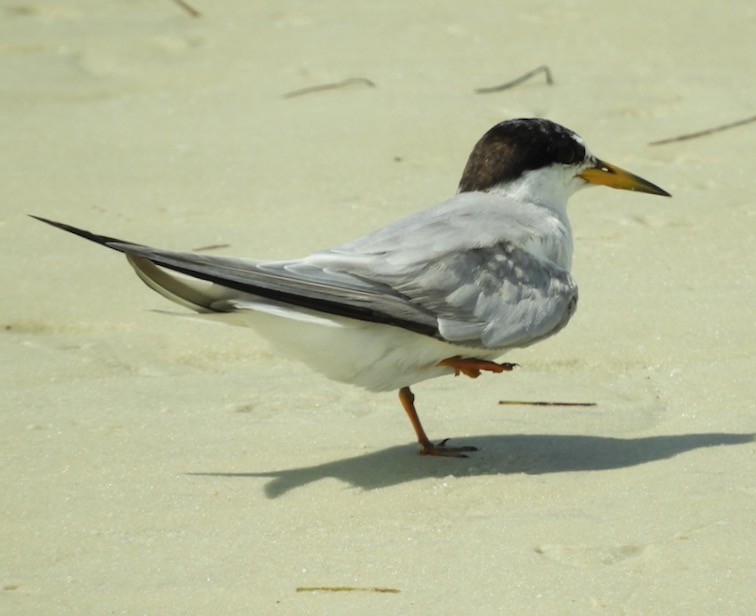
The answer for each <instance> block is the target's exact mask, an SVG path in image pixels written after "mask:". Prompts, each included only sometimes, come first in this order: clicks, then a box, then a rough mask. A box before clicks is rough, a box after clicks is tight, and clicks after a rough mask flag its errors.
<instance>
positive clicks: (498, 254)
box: [329, 242, 577, 349]
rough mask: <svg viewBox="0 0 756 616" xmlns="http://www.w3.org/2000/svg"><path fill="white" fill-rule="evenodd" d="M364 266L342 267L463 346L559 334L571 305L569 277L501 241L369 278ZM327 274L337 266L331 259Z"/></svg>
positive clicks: (573, 290)
mask: <svg viewBox="0 0 756 616" xmlns="http://www.w3.org/2000/svg"><path fill="white" fill-rule="evenodd" d="M369 263H370V261H368V262H366V263H361V262H360V261H359V259H355V260H352V261H347V263H345V264H344V267H345V268H348V269H349V271H350V272H351V274H352V275H355V276H358V277H360V278H362V279H364V280H369V281H370V282H371V283H373V284H379V285H385V286H386V287H389V288H391V289H392V291H394V292H398V293H400V294H401V295H402V296H403V297H405V298H406V300H407V301H408V302H409V303H410V304H412V305H414V306H417V307H420V308H422V309H423V310H424V311H428V312H430V313H431V314H433V315H434V317H435V319H436V323H437V327H438V333H439V335H440V337H441V338H443V339H444V340H448V341H450V342H457V343H460V344H464V345H465V346H475V347H484V348H494V349H495V348H508V347H516V346H527V345H529V344H533V343H534V342H537V341H538V340H541V339H543V338H545V337H547V336H550V335H552V334H554V333H556V332H557V331H559V330H560V329H561V328H562V327H564V326H565V325H566V324H567V321H568V320H569V319H570V317H571V316H572V314H573V313H574V311H575V308H576V306H577V285H576V284H575V282H574V280H573V279H572V277H571V276H570V274H569V272H567V271H566V270H564V269H562V268H560V267H558V266H556V265H554V264H552V263H549V262H546V261H544V260H542V259H539V258H538V257H535V256H533V255H531V254H530V253H528V252H526V251H525V250H522V249H520V248H517V247H515V246H513V245H512V244H511V243H508V242H498V243H497V244H495V245H493V246H489V247H481V248H473V249H467V250H460V251H454V252H447V253H443V254H439V255H437V256H435V258H433V259H432V260H430V261H428V260H422V261H416V262H414V263H410V264H405V265H403V266H401V267H394V268H393V270H394V271H387V269H388V268H384V269H383V270H382V271H376V269H375V268H370V267H369ZM329 267H331V268H334V267H338V266H337V265H336V263H335V262H334V261H333V256H331V259H330V260H329Z"/></svg>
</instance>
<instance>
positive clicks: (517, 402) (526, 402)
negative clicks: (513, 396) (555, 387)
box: [499, 400, 596, 406]
mask: <svg viewBox="0 0 756 616" xmlns="http://www.w3.org/2000/svg"><path fill="white" fill-rule="evenodd" d="M499 404H501V405H503V406H519V405H523V406H596V403H595V402H545V401H543V400H538V401H529V400H499Z"/></svg>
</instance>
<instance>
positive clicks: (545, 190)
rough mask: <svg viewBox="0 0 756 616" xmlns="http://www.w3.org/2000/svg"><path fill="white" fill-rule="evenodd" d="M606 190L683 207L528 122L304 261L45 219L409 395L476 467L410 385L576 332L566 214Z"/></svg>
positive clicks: (554, 127)
mask: <svg viewBox="0 0 756 616" xmlns="http://www.w3.org/2000/svg"><path fill="white" fill-rule="evenodd" d="M597 185H603V186H608V187H612V188H617V189H623V190H630V191H637V192H641V193H648V194H653V195H661V196H667V197H669V196H671V195H670V194H669V193H668V192H667V191H665V190H663V189H662V188H659V187H658V186H656V185H654V184H652V183H651V182H649V181H647V180H644V179H643V178H641V177H638V176H637V175H634V174H632V173H630V172H628V171H625V170H623V169H621V168H619V167H616V166H614V165H612V164H609V163H607V162H605V161H603V160H601V159H599V158H597V157H596V156H595V155H593V154H592V153H591V151H590V150H589V149H588V147H587V146H586V144H585V142H584V140H583V139H582V138H581V137H580V136H579V135H577V134H576V133H575V132H573V131H571V130H569V129H567V128H565V127H563V126H561V125H559V124H557V123H555V122H553V121H551V120H548V119H544V118H519V119H512V120H506V121H503V122H500V123H498V124H496V125H495V126H493V127H492V128H491V129H490V130H488V131H487V132H486V133H485V134H484V135H483V137H481V138H480V140H478V142H477V143H476V144H475V146H474V147H473V149H472V152H471V154H470V156H469V158H468V160H467V164H466V165H465V167H464V170H463V172H462V176H461V179H460V181H459V184H458V188H457V191H456V193H455V194H454V195H453V196H452V197H451V198H450V199H448V200H446V201H444V202H442V203H439V204H437V205H434V206H431V207H429V208H426V209H422V210H419V211H416V212H414V213H411V214H409V215H407V216H405V217H403V218H400V219H398V220H396V221H394V222H391V223H389V224H387V225H386V226H384V227H381V228H379V229H377V230H375V231H372V232H370V233H367V234H366V235H363V236H361V237H359V238H357V239H354V240H352V241H349V242H346V243H344V244H341V245H339V246H336V247H334V248H330V249H326V250H320V251H317V252H313V253H311V254H309V255H307V256H305V257H302V258H297V259H290V260H279V261H269V260H255V259H249V258H236V257H227V256H215V255H207V254H197V253H192V252H176V251H171V250H163V249H159V248H152V247H150V246H146V245H143V244H139V243H133V242H128V241H124V240H120V239H116V238H113V237H108V236H105V235H99V234H96V233H92V232H89V231H86V230H83V229H80V228H77V227H73V226H71V225H68V224H64V223H61V222H56V221H53V220H50V219H47V218H43V217H39V216H33V218H36V219H38V220H40V221H42V222H45V223H48V224H50V225H52V226H54V227H57V228H59V229H62V230H64V231H68V232H70V233H73V234H75V235H78V236H80V237H82V238H85V239H87V240H91V241H93V242H95V243H97V244H101V245H103V246H106V247H108V248H111V249H113V250H115V251H118V252H121V253H123V254H124V255H125V256H126V258H127V260H128V262H129V263H130V264H131V266H132V267H133V268H134V270H135V272H136V274H137V275H138V276H139V278H140V279H141V280H142V281H143V282H144V283H146V284H147V286H149V287H150V288H152V289H153V290H155V291H157V292H158V293H159V294H161V295H163V296H164V297H166V298H167V299H169V300H171V301H173V302H176V303H177V304H180V305H182V306H184V307H185V308H188V309H190V310H192V311H194V312H195V313H197V315H196V316H198V317H200V318H205V319H209V320H214V321H220V322H224V323H227V324H232V325H241V326H247V327H252V328H253V329H255V330H256V331H257V332H258V333H259V334H260V335H261V336H262V337H263V338H265V339H267V340H268V341H269V342H270V343H271V345H272V347H273V349H274V350H276V351H278V352H280V353H282V354H284V355H286V356H288V357H291V358H294V359H298V360H300V361H302V362H304V363H305V364H306V365H307V366H309V367H310V368H311V369H313V370H315V371H316V372H319V373H321V374H323V375H325V376H326V377H328V378H330V379H332V380H335V381H340V382H344V383H350V384H352V385H356V386H359V387H362V388H364V389H366V390H368V391H373V392H381V391H392V390H395V391H398V393H399V400H400V402H401V405H402V407H403V409H404V411H405V412H406V414H407V416H408V418H409V420H410V423H411V424H412V427H413V429H414V432H415V435H416V437H417V441H418V444H419V453H420V454H423V455H428V456H443V457H467V454H468V453H469V452H471V451H475V450H476V448H475V447H473V446H461V447H452V446H450V445H448V443H447V441H448V440H449V439H445V440H443V441H440V442H438V443H433V442H432V441H431V440H430V439H429V438H428V436H427V435H426V433H425V430H424V429H423V426H422V424H421V422H420V418H419V415H418V413H417V409H416V407H415V396H414V393H413V392H412V390H411V389H410V388H411V387H412V386H414V385H415V384H417V383H419V382H421V381H425V380H428V379H433V378H437V377H441V376H448V375H460V374H461V375H465V376H468V377H471V378H477V377H478V376H479V375H480V374H481V373H482V372H491V373H501V372H507V371H510V370H512V369H513V368H514V367H515V366H516V364H512V363H498V362H497V361H496V360H497V359H499V358H500V357H501V356H502V355H504V354H505V353H506V352H507V351H510V350H512V349H516V348H522V347H527V346H530V345H532V344H534V343H536V342H539V341H541V340H543V339H545V338H548V337H549V336H553V335H554V334H556V333H557V332H559V331H560V330H561V329H562V328H564V326H565V325H567V322H568V321H569V320H570V318H571V317H572V315H573V314H574V313H575V309H576V307H577V301H578V289H577V284H576V282H575V280H574V279H573V277H572V275H571V273H570V268H571V263H572V254H573V238H572V230H571V226H570V222H569V220H568V217H567V211H566V205H567V201H568V199H569V197H570V196H571V195H572V194H573V193H575V192H576V191H578V190H580V189H582V188H584V187H587V186H597Z"/></svg>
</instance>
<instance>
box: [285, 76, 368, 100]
mask: <svg viewBox="0 0 756 616" xmlns="http://www.w3.org/2000/svg"><path fill="white" fill-rule="evenodd" d="M355 83H362V84H364V85H366V86H368V87H369V88H374V87H375V84H374V83H373V82H372V81H370V80H369V79H367V78H366V77H350V78H349V79H344V80H343V81H337V82H335V83H323V84H320V85H317V86H310V87H309V88H302V89H301V90H293V91H291V92H287V93H286V94H284V95H283V98H294V97H295V96H304V95H305V94H312V93H313V92H323V91H324V90H335V89H336V88H344V87H346V86H351V85H353V84H355Z"/></svg>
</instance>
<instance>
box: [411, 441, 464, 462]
mask: <svg viewBox="0 0 756 616" xmlns="http://www.w3.org/2000/svg"><path fill="white" fill-rule="evenodd" d="M448 440H449V439H448V438H445V439H444V440H443V441H441V442H440V443H439V444H438V445H434V444H433V443H428V444H427V445H425V446H423V447H422V449H420V452H419V453H420V455H421V456H441V457H443V458H467V457H468V456H466V455H465V454H467V453H470V452H471V451H478V448H477V447H472V446H469V447H447V446H446V441H448Z"/></svg>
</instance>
